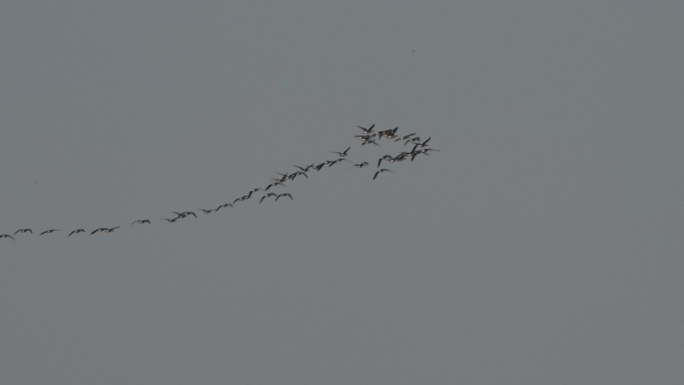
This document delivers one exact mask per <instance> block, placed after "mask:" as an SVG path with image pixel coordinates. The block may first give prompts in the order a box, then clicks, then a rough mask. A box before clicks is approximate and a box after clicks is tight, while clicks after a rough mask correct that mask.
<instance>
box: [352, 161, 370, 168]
mask: <svg viewBox="0 0 684 385" xmlns="http://www.w3.org/2000/svg"><path fill="white" fill-rule="evenodd" d="M352 166H353V167H356V168H362V167H366V166H368V162H361V163H354V164H352Z"/></svg>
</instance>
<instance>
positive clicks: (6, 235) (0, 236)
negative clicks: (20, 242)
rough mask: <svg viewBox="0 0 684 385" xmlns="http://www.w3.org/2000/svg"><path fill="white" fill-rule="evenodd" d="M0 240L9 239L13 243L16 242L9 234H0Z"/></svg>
mask: <svg viewBox="0 0 684 385" xmlns="http://www.w3.org/2000/svg"><path fill="white" fill-rule="evenodd" d="M0 238H9V239H11V240H13V241H16V239H14V237H13V236H11V235H9V234H0Z"/></svg>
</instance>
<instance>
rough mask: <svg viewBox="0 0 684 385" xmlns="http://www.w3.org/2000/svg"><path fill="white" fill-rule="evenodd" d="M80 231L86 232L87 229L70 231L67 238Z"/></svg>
mask: <svg viewBox="0 0 684 385" xmlns="http://www.w3.org/2000/svg"><path fill="white" fill-rule="evenodd" d="M78 233H85V229H76V230H74V231H72V232H70V233H69V235H67V238H68V237H70V236H72V235H74V234H78Z"/></svg>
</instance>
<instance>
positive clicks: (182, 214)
mask: <svg viewBox="0 0 684 385" xmlns="http://www.w3.org/2000/svg"><path fill="white" fill-rule="evenodd" d="M172 213H174V214H176V215H178V216H177V217H176V219H178V218H185V217H187V216H190V215H192V216H193V217H195V218H197V214H195V213H194V212H192V211H183V212H182V213H179V212H177V211H172Z"/></svg>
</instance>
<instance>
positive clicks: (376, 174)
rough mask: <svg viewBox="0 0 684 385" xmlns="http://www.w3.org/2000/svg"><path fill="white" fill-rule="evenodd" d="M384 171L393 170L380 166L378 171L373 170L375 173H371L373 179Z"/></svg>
mask: <svg viewBox="0 0 684 385" xmlns="http://www.w3.org/2000/svg"><path fill="white" fill-rule="evenodd" d="M385 171H387V172H394V171H392V170H389V169H386V168H381V169H380V170H378V171H376V172H375V175H373V180H375V178H377V177H378V174H380V173H381V172H385Z"/></svg>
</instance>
